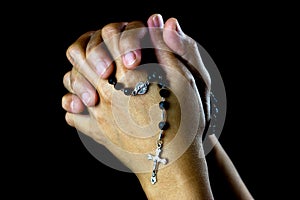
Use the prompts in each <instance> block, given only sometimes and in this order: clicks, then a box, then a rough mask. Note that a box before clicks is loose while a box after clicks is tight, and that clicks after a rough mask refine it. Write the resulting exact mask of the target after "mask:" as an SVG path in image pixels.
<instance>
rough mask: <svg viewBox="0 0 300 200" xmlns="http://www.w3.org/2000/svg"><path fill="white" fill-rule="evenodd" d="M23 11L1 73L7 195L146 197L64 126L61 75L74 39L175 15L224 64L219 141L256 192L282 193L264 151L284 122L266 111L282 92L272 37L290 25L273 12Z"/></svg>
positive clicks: (247, 8) (153, 5)
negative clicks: (112, 25) (223, 106)
mask: <svg viewBox="0 0 300 200" xmlns="http://www.w3.org/2000/svg"><path fill="white" fill-rule="evenodd" d="M192 2H193V1H192ZM18 7H19V8H21V9H20V11H16V10H15V9H14V8H15V7H14V6H10V7H9V9H10V10H12V11H11V12H10V14H8V15H6V16H3V17H2V20H3V23H2V25H3V26H4V27H5V29H3V31H2V36H3V37H2V40H3V43H5V44H8V45H7V47H6V53H7V55H6V54H4V57H3V60H5V61H6V64H5V65H3V68H5V67H4V66H6V67H7V68H9V69H8V70H7V72H6V71H5V73H3V76H4V77H3V78H5V79H3V80H5V84H3V85H4V88H3V92H4V95H3V97H4V98H2V101H4V104H3V109H4V110H5V118H6V119H8V121H9V123H6V122H5V121H4V125H7V126H8V128H9V130H12V131H9V132H10V134H8V132H6V131H3V137H4V136H8V138H9V139H5V140H4V139H3V140H2V143H3V147H5V151H3V152H5V158H7V161H5V162H4V163H3V166H5V167H7V168H5V170H3V172H4V175H5V177H7V178H6V179H4V182H5V185H6V186H7V188H8V189H11V190H7V191H10V192H9V195H10V196H11V197H13V196H15V195H20V194H21V195H22V197H29V198H38V199H44V198H46V197H51V198H53V199H54V198H55V199H56V198H74V197H80V198H83V199H90V198H98V199H117V198H118V197H120V196H122V197H123V198H125V199H127V198H130V199H145V196H144V193H143V191H142V189H141V187H140V185H139V183H138V181H137V179H136V178H135V176H134V175H133V174H130V173H125V172H119V171H116V170H114V169H111V168H109V167H107V166H105V165H103V164H102V163H100V162H99V161H98V160H96V159H95V158H94V157H93V156H92V155H91V154H90V153H89V152H88V151H87V150H86V148H85V147H84V145H83V144H82V142H81V140H80V138H79V136H78V133H77V131H76V130H75V129H74V128H72V127H69V126H68V125H67V124H66V123H65V121H64V115H65V111H64V110H63V109H62V107H61V98H62V96H63V95H64V94H65V93H66V92H67V91H66V90H65V88H64V87H63V83H62V80H63V75H64V74H65V73H66V72H67V71H69V70H70V69H71V67H72V66H71V65H70V64H69V62H68V61H67V59H66V56H65V52H66V49H67V47H68V46H69V45H70V44H71V43H72V42H74V41H75V39H77V37H79V36H80V35H81V34H83V33H84V32H87V31H90V30H96V29H99V28H101V27H102V26H104V25H105V24H107V23H110V22H116V21H132V20H142V21H146V20H147V18H148V17H149V16H150V15H151V14H153V13H160V14H162V16H163V17H164V19H167V18H169V17H176V18H177V19H178V20H179V22H180V24H181V27H182V29H183V31H184V32H185V33H186V34H188V35H189V36H191V37H193V38H194V39H195V40H196V41H197V42H198V43H199V44H201V45H202V46H203V47H204V48H205V49H206V51H207V52H208V53H209V54H210V55H211V57H212V58H213V60H214V62H215V63H216V65H217V66H218V69H219V71H220V73H221V75H222V78H223V81H224V85H225V88H226V95H227V117H226V122H225V125H224V128H223V132H222V134H221V137H220V138H219V139H220V142H221V144H222V145H223V147H224V149H225V150H226V151H227V153H228V154H229V156H230V157H231V159H232V161H233V163H234V164H235V166H236V167H237V169H238V171H239V172H240V175H241V177H242V179H243V180H244V182H245V183H246V185H247V186H248V188H249V190H250V192H251V193H252V194H253V196H254V197H255V198H256V199H260V198H261V196H263V195H266V196H270V195H272V194H274V191H276V188H277V187H280V188H281V186H278V184H276V183H275V182H276V179H275V178H274V176H275V175H276V176H278V173H276V172H274V170H273V169H274V167H276V166H277V165H276V164H272V165H270V163H271V161H274V160H275V161H276V163H277V164H278V163H281V162H282V157H280V156H279V155H278V154H275V153H274V149H272V148H270V147H268V146H267V145H269V143H272V142H270V140H269V139H270V137H272V134H275V133H274V131H273V127H274V126H276V124H277V123H278V122H279V121H280V116H278V117H276V116H274V115H276V112H274V110H275V111H276V110H280V107H279V106H278V104H275V105H274V104H270V103H271V102H272V98H273V97H274V95H273V94H274V92H275V93H276V91H278V88H279V86H280V85H281V84H279V83H278V82H276V81H275V82H273V81H270V78H272V76H271V77H270V74H275V73H278V71H280V70H278V69H277V68H275V67H274V65H273V59H274V57H276V55H275V54H273V55H272V56H270V55H269V54H268V52H270V51H271V50H274V49H273V48H275V47H276V46H277V44H276V45H274V43H273V42H274V40H273V37H270V34H272V33H274V32H273V31H276V30H278V29H282V28H283V27H284V26H285V25H284V23H282V24H277V23H278V20H277V19H279V18H280V15H278V13H279V12H277V11H278V10H277V7H276V8H274V9H273V7H272V5H271V6H270V5H269V6H268V7H267V6H265V7H264V6H262V5H260V4H254V3H253V4H250V3H249V4H243V5H236V4H229V3H223V4H218V3H215V2H211V3H201V2H200V3H196V2H195V3H191V2H187V1H183V2H181V3H180V4H179V3H175V2H172V3H171V2H170V3H169V4H168V3H164V4H163V3H161V2H158V1H152V2H149V1H147V2H143V1H140V2H139V3H135V2H123V3H120V2H110V3H108V2H106V3H104V2H99V3H97V4H95V5H94V4H92V3H91V2H81V3H78V4H75V3H72V4H66V5H64V6H63V5H60V4H58V3H57V4H53V3H35V4H28V3H27V4H23V5H22V4H18ZM271 8H272V9H271ZM275 23H276V25H275V26H274V24H275ZM274 27H275V28H274ZM7 80H8V81H7ZM271 80H273V79H271ZM12 88H13V89H12ZM267 113H269V114H267ZM270 113H272V114H270ZM273 114H274V115H273ZM273 117H274V119H273ZM270 118H272V119H271V121H270V120H269V119H270ZM276 127H277V126H276ZM277 128H278V129H280V127H279V126H278V127H277ZM273 136H274V135H273ZM275 146H277V145H275ZM208 159H210V158H209V155H208ZM277 161H278V162H277ZM212 171H213V169H212ZM211 176H212V178H214V180H216V181H213V183H212V184H213V185H212V186H213V190H214V192H215V195H216V199H227V198H226V195H227V189H226V188H225V187H224V186H222V182H221V180H219V177H218V174H217V172H215V173H211ZM274 180H275V181H274ZM279 185H280V184H279ZM217 186H221V188H222V189H217ZM266 186H270V187H266ZM269 188H270V189H269ZM4 190H5V189H4ZM281 190H282V189H281ZM281 190H277V191H278V192H279V191H281ZM277 195H279V194H278V193H277Z"/></svg>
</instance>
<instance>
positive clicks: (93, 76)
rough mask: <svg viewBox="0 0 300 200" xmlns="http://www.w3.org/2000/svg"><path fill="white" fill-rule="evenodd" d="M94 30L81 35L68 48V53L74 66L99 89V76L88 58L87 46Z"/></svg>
mask: <svg viewBox="0 0 300 200" xmlns="http://www.w3.org/2000/svg"><path fill="white" fill-rule="evenodd" d="M93 33H94V31H91V32H87V33H85V34H83V35H81V36H80V37H79V38H78V39H77V40H76V41H75V42H74V43H73V44H72V45H70V46H69V48H68V49H67V52H66V55H67V58H68V60H69V61H70V63H71V64H72V65H73V68H75V69H76V71H78V72H79V73H80V74H82V75H83V76H84V77H85V78H86V79H87V80H88V81H89V82H90V83H91V84H92V85H93V86H94V88H96V89H97V84H98V81H99V76H98V75H97V73H95V71H94V70H93V68H92V67H91V66H90V65H89V63H88V62H87V60H86V47H87V44H88V42H89V40H90V37H91V36H92V35H93Z"/></svg>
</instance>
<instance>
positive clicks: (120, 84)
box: [115, 83, 124, 90]
mask: <svg viewBox="0 0 300 200" xmlns="http://www.w3.org/2000/svg"><path fill="white" fill-rule="evenodd" d="M122 88H124V85H123V84H122V83H116V84H115V89H116V90H121V89H122Z"/></svg>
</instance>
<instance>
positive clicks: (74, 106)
mask: <svg viewBox="0 0 300 200" xmlns="http://www.w3.org/2000/svg"><path fill="white" fill-rule="evenodd" d="M61 102H62V107H63V109H64V110H65V111H67V112H70V113H81V112H83V111H84V109H85V106H84V104H83V103H82V101H81V99H80V98H79V97H78V96H76V95H74V94H71V93H68V94H66V95H64V96H63V97H62V101H61Z"/></svg>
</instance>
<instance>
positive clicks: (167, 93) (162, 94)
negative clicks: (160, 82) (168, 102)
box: [159, 88, 170, 98]
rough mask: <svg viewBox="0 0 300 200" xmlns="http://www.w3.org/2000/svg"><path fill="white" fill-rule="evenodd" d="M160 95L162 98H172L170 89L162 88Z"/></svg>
mask: <svg viewBox="0 0 300 200" xmlns="http://www.w3.org/2000/svg"><path fill="white" fill-rule="evenodd" d="M159 94H160V96H161V97H164V98H166V97H168V96H170V91H169V90H168V89H165V88H162V89H161V90H160V91H159Z"/></svg>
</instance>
